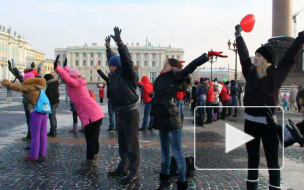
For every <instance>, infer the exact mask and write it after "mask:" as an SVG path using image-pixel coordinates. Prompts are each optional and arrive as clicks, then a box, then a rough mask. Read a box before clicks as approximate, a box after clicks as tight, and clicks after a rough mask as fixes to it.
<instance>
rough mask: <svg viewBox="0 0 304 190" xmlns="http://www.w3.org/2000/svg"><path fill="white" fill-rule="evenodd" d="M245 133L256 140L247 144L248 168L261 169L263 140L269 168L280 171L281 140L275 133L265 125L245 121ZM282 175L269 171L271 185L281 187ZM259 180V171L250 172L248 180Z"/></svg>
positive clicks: (275, 171) (276, 171)
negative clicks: (261, 143)
mask: <svg viewBox="0 0 304 190" xmlns="http://www.w3.org/2000/svg"><path fill="white" fill-rule="evenodd" d="M245 133H247V134H249V135H251V136H253V137H254V140H252V141H250V142H248V143H246V149H247V154H248V168H250V169H255V168H259V163H260V141H261V139H262V142H263V147H264V151H265V155H266V160H267V167H268V168H271V169H279V168H280V166H279V160H278V152H279V140H278V138H277V134H276V133H275V131H274V130H272V129H271V128H269V127H268V126H267V125H265V124H261V123H255V122H252V121H248V120H245ZM280 175H281V173H280V170H269V183H270V185H273V186H277V187H280ZM258 178H259V171H258V170H249V171H248V176H247V179H248V180H257V179H258Z"/></svg>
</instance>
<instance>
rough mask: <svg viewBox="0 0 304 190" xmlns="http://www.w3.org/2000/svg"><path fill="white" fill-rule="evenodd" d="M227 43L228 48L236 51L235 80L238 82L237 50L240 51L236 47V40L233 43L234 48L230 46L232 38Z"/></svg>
mask: <svg viewBox="0 0 304 190" xmlns="http://www.w3.org/2000/svg"><path fill="white" fill-rule="evenodd" d="M227 44H228V49H229V50H232V51H234V53H235V76H234V80H235V82H236V81H237V51H238V49H237V47H236V42H235V41H234V42H233V44H232V45H233V49H232V48H230V46H231V42H230V40H228V43H227Z"/></svg>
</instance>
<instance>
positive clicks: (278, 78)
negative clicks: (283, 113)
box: [236, 35, 304, 116]
mask: <svg viewBox="0 0 304 190" xmlns="http://www.w3.org/2000/svg"><path fill="white" fill-rule="evenodd" d="M303 43H304V35H299V36H298V37H297V38H296V39H295V40H294V42H293V43H292V45H291V46H290V48H289V49H288V50H287V52H286V53H285V55H284V56H283V58H282V59H281V60H280V61H279V63H278V64H277V66H276V65H271V66H269V67H268V68H267V70H266V73H267V76H265V77H263V78H259V77H258V74H257V70H256V69H255V68H253V67H252V63H251V58H250V56H249V52H248V49H247V46H246V44H245V42H244V39H243V37H242V36H238V37H237V38H236V44H237V49H238V53H239V56H240V62H241V65H242V73H243V75H244V77H245V80H246V86H245V94H244V99H243V100H244V106H277V105H278V94H279V89H280V88H281V85H282V83H283V82H284V80H285V79H286V77H287V75H288V73H289V71H290V69H291V67H292V66H293V65H294V64H295V57H296V55H297V54H298V52H299V50H300V49H301V48H303ZM271 110H272V112H273V114H275V109H274V108H271ZM267 112H268V109H262V108H261V109H259V108H256V109H254V108H252V109H251V108H245V113H247V114H248V115H251V116H266V114H267Z"/></svg>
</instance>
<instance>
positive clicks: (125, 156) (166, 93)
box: [1, 25, 304, 190]
mask: <svg viewBox="0 0 304 190" xmlns="http://www.w3.org/2000/svg"><path fill="white" fill-rule="evenodd" d="M235 31H236V32H235V36H236V43H237V47H238V54H239V57H240V61H241V65H242V72H243V75H244V77H245V80H246V85H245V86H244V87H242V86H241V85H240V84H239V83H238V82H237V81H234V80H231V81H217V80H213V81H210V79H209V78H205V77H202V78H200V79H199V81H196V82H195V83H194V85H193V86H192V88H191V91H192V93H191V94H192V96H191V111H192V113H193V114H194V115H195V120H196V125H197V126H204V125H205V124H211V123H213V122H216V121H218V120H220V119H221V120H226V118H227V117H237V116H238V109H237V108H230V107H225V106H241V105H242V102H243V103H244V106H276V105H278V101H279V98H278V97H280V95H279V89H280V87H281V85H282V83H283V82H284V80H285V79H286V77H287V75H288V73H289V70H290V68H291V67H292V66H293V65H294V63H295V56H296V55H297V53H298V50H299V49H300V48H301V47H302V45H303V43H304V32H300V33H299V35H298V37H297V38H296V39H295V41H294V42H293V44H292V46H291V47H290V48H289V50H288V51H287V52H286V54H285V56H284V57H283V58H282V59H281V60H280V61H279V63H278V64H277V66H276V65H275V62H274V60H273V51H272V50H271V48H270V47H269V46H262V47H259V48H258V49H257V50H256V52H255V58H254V63H251V59H250V57H249V53H248V50H247V47H246V44H245V42H244V39H243V37H242V36H241V31H242V29H241V27H240V25H237V26H236V27H235ZM111 38H112V39H113V40H114V41H115V43H116V44H117V46H118V53H119V55H117V54H116V53H114V52H113V51H112V50H111V46H110V42H111ZM105 44H106V52H107V61H108V66H109V69H110V72H109V74H108V75H106V74H105V73H104V72H103V71H102V70H101V69H99V67H98V64H96V69H97V73H98V74H99V75H100V76H101V77H102V78H103V79H104V81H105V82H106V84H98V85H97V88H98V90H99V97H100V99H99V102H100V103H103V101H104V99H103V98H104V94H105V91H104V88H105V87H107V99H108V114H109V121H110V125H109V128H108V131H109V132H113V131H115V130H117V132H118V146H119V150H118V151H119V156H120V159H121V160H120V162H119V164H118V165H117V167H116V169H115V170H114V171H111V172H108V175H109V176H110V177H118V176H121V177H123V178H122V181H121V184H122V185H127V184H130V183H133V182H134V181H136V180H138V178H139V168H140V157H141V154H140V146H139V131H146V130H152V129H156V130H159V140H160V144H161V157H162V167H161V171H160V174H159V180H160V185H159V188H158V189H165V188H167V187H169V186H170V185H171V184H172V181H171V177H172V176H171V175H170V164H171V150H172V153H173V155H174V158H175V160H176V163H177V168H178V180H177V188H178V189H180V190H182V189H187V188H188V185H187V179H186V162H185V157H184V154H183V146H182V128H183V122H184V114H183V106H182V105H183V100H184V98H185V96H186V90H187V88H188V87H189V86H191V79H190V76H189V75H190V74H191V73H193V72H194V71H195V69H196V68H197V67H199V66H201V65H203V64H204V63H206V62H207V61H208V60H209V57H211V56H217V57H226V56H223V55H221V53H222V52H215V51H209V52H207V53H203V54H202V55H200V56H199V57H198V58H196V59H194V60H193V61H192V62H190V63H189V64H188V65H187V66H185V67H184V68H183V65H182V61H180V60H176V59H173V58H171V59H167V60H166V61H165V63H164V67H163V70H162V71H161V73H160V75H159V76H158V77H157V78H156V80H155V81H154V83H153V84H152V83H151V82H150V81H149V78H148V77H147V76H143V77H142V78H141V80H139V78H138V70H137V69H138V67H136V66H135V65H134V64H133V61H132V58H131V56H130V53H129V50H128V48H127V46H126V45H125V44H124V43H123V41H122V39H121V29H119V28H118V27H115V28H114V35H111V36H107V37H106V38H105ZM58 60H59V55H58V56H57V57H56V60H55V62H54V71H55V72H56V73H57V74H58V75H59V76H60V78H61V79H62V80H63V81H64V83H65V85H66V91H67V95H68V97H69V99H70V102H71V106H70V110H71V111H72V113H73V114H72V115H73V128H72V129H71V130H70V132H71V133H77V132H78V131H79V130H78V119H77V117H79V119H80V121H81V126H82V129H83V132H84V135H85V140H86V159H85V161H84V162H82V163H81V164H80V168H79V169H77V172H78V173H88V172H92V171H94V168H96V167H97V163H98V155H99V154H98V153H99V133H100V126H101V125H102V122H103V118H104V114H103V110H102V108H101V107H100V105H99V104H98V103H97V102H96V98H95V95H94V94H92V92H90V91H89V90H88V89H87V87H86V84H87V83H86V80H85V78H84V77H83V76H82V75H81V74H80V72H79V71H78V70H77V69H75V68H69V67H68V66H67V59H66V58H65V61H64V63H63V67H61V66H60V65H58ZM8 63H9V64H8V65H9V70H10V71H11V73H12V74H13V75H14V76H15V80H14V81H9V80H5V79H4V80H3V81H2V82H1V84H2V86H5V87H7V88H8V89H9V90H10V91H11V90H13V91H19V92H21V93H22V95H23V101H22V102H23V105H24V111H25V115H26V123H27V125H28V134H27V136H26V137H25V138H24V140H28V141H30V142H31V146H30V147H29V148H28V149H30V155H29V156H28V157H26V158H25V160H26V161H37V160H39V159H41V160H44V159H45V158H46V154H47V136H50V137H56V135H57V120H56V109H57V108H58V105H59V96H60V94H59V85H60V82H59V81H58V80H57V79H54V76H53V75H52V74H46V75H45V76H44V78H42V77H40V76H39V73H40V72H39V68H38V71H36V70H35V69H34V67H35V66H34V65H32V66H31V69H26V70H25V71H24V72H21V71H19V70H18V69H17V68H16V67H12V64H11V63H10V61H9V62H8ZM17 79H18V80H19V82H15V81H16V80H17ZM46 86H47V88H46V91H45V93H44V91H43V90H42V89H43V88H45V87H46ZM137 88H140V89H141V93H142V99H143V103H144V114H143V123H142V127H141V128H139V112H138V109H137V106H136V103H137V101H138V100H139V96H138V95H137ZM301 88H303V87H302V86H301ZM301 88H300V86H299V92H296V91H295V90H294V88H292V90H291V92H290V96H289V97H286V96H287V95H286V96H282V98H281V100H282V101H283V102H285V100H286V99H287V100H289V101H290V105H291V106H290V107H291V109H293V108H294V107H298V110H299V111H300V110H301V109H300V107H303V106H304V90H301ZM243 89H244V90H243ZM243 91H244V92H243ZM8 92H9V91H8ZM9 94H10V93H8V95H9ZM243 94H244V99H243V101H242V100H241V99H242V95H243ZM67 100H68V99H67V98H66V101H67ZM8 101H11V98H8ZM197 106H200V107H197ZM205 106H207V107H205ZM222 106H224V107H222ZM220 110H221V112H220ZM275 111H276V110H275V109H273V108H270V109H267V108H258V109H253V108H245V115H244V119H245V126H244V128H245V132H246V133H248V134H250V135H251V136H254V137H255V139H254V140H252V141H250V142H248V143H246V149H247V153H248V168H249V169H251V170H249V171H248V176H247V180H246V182H247V189H257V185H258V179H259V176H258V167H259V157H260V155H259V147H260V140H262V143H263V146H264V150H265V154H266V159H267V166H268V168H269V169H270V170H269V189H280V180H281V179H280V171H279V170H273V169H279V162H278V157H279V155H278V152H279V151H278V150H279V142H280V141H281V142H282V143H283V142H285V143H286V144H285V147H287V146H290V145H292V144H293V143H295V142H298V143H300V144H301V145H302V146H303V143H304V140H303V135H304V127H303V126H304V120H303V121H302V122H301V123H299V124H296V125H295V124H293V123H292V122H291V121H290V123H289V125H286V126H279V125H277V124H276V117H275ZM302 111H303V109H302ZM205 116H206V117H205ZM47 118H49V120H50V126H51V127H50V132H49V133H48V134H47ZM282 130H284V131H286V133H285V138H284V137H282V133H281V132H282ZM286 135H288V137H286ZM278 137H279V138H278Z"/></svg>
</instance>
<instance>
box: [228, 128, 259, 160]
mask: <svg viewBox="0 0 304 190" xmlns="http://www.w3.org/2000/svg"><path fill="white" fill-rule="evenodd" d="M225 130H226V134H225V141H226V142H225V153H226V154H227V153H228V152H230V151H232V150H234V149H236V148H238V147H240V146H242V145H243V144H245V143H247V142H249V141H251V140H253V139H254V137H253V136H251V135H248V134H246V133H244V132H243V131H241V130H239V129H237V128H235V127H233V126H231V125H229V124H228V123H226V124H225Z"/></svg>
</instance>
